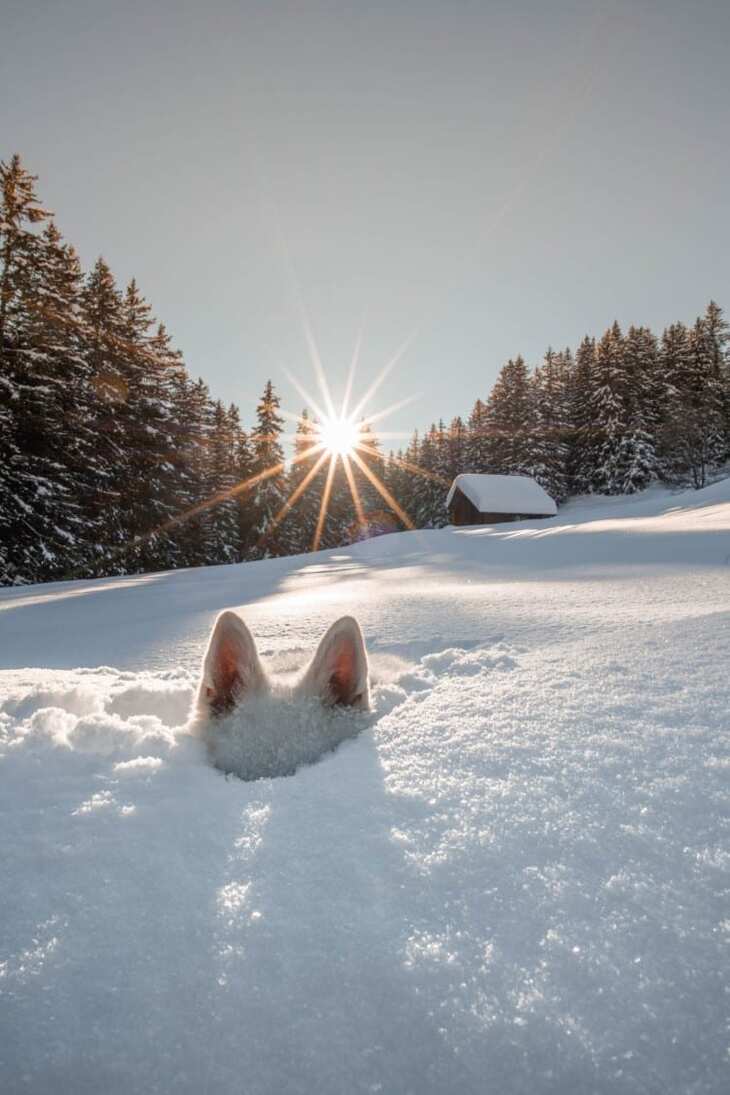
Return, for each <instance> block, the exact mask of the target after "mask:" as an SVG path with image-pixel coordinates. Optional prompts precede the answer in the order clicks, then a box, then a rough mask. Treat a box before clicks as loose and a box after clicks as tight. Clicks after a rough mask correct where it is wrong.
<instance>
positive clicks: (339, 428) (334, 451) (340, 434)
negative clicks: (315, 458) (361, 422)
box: [317, 417, 360, 456]
mask: <svg viewBox="0 0 730 1095" xmlns="http://www.w3.org/2000/svg"><path fill="white" fill-rule="evenodd" d="M317 434H318V440H319V441H320V442H321V443H322V445H324V448H325V450H326V451H327V452H328V453H330V454H331V455H332V456H348V455H349V454H350V453H351V452H352V450H353V449H354V448H356V446H357V445H358V443H359V441H360V430H359V428H358V426H357V423H355V422H353V420H352V419H351V418H342V417H340V418H325V419H323V420H322V422H321V423H320V424H319V426H318V428H317Z"/></svg>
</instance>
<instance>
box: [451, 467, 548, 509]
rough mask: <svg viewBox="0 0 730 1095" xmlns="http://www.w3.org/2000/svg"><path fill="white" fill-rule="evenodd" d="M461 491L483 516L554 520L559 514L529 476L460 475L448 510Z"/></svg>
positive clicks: (544, 492)
mask: <svg viewBox="0 0 730 1095" xmlns="http://www.w3.org/2000/svg"><path fill="white" fill-rule="evenodd" d="M457 489H458V490H460V491H461V493H462V494H464V495H466V497H467V498H468V499H469V501H470V502H471V503H472V504H473V505H474V506H476V508H477V509H478V510H479V512H480V513H524V514H527V515H529V514H539V515H541V516H543V515H550V516H552V515H553V514H556V513H557V512H558V507H557V506H556V505H555V502H554V501H553V500H552V498H551V497H550V495H549V494H548V493H547V491H545V490H543V488H542V487H541V486H540V484H539V483H537V482H535V480H534V479H531V478H530V476H529V475H476V474H468V475H457V477H456V479H455V480H454V482H453V483H452V484H451V490H450V491H449V493H448V496H447V498H446V505H447V506H450V505H451V500H452V498H453V497H454V493H455V491H456V490H457Z"/></svg>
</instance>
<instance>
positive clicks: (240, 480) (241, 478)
mask: <svg viewBox="0 0 730 1095" xmlns="http://www.w3.org/2000/svg"><path fill="white" fill-rule="evenodd" d="M234 411H235V415H236V417H235V425H236V427H237V428H235V429H234V431H233V432H234V435H235V442H234V449H235V451H234V466H235V475H236V494H235V499H236V507H237V512H238V544H239V553H240V554H239V559H240V560H244V559H248V557H249V555H250V553H251V549H252V547H253V513H252V510H251V494H250V491H248V490H247V489H246V486H245V485H246V483H248V481H249V479H250V478H251V476H252V475H253V449H252V447H251V441H250V438H249V436H248V434H247V433H246V431H245V430H244V429H242V428H241V424H240V414H239V412H238V408H237V407H235V406H234V405H233V404H231V408H230V412H229V413H230V414H231V415H233V412H234Z"/></svg>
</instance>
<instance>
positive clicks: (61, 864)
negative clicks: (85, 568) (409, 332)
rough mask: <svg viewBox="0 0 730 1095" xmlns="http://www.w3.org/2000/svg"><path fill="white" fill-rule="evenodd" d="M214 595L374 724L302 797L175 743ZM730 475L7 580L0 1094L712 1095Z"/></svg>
mask: <svg viewBox="0 0 730 1095" xmlns="http://www.w3.org/2000/svg"><path fill="white" fill-rule="evenodd" d="M223 608H237V609H238V610H239V611H240V612H241V614H242V615H243V616H244V618H245V619H246V621H247V623H248V625H249V627H250V628H251V630H252V631H253V633H254V635H255V637H256V640H257V642H258V645H259V651H260V653H261V655H262V657H263V658H264V660H265V661H266V662H267V664H268V665H269V666H270V667H271V668H273V669H274V670H276V671H279V672H281V673H284V674H286V673H289V672H290V671H292V670H293V669H294V668H295V667H297V666H299V665H300V664H302V663H303V662H304V661H305V660H306V659H307V658H308V657H309V655H310V653H311V652H312V651H313V649H314V647H315V645H316V643H317V642H318V640H319V638H320V636H321V635H322V634H323V632H324V631H325V629H326V627H327V626H328V625H329V624H330V623H331V622H332V621H333V620H334V619H335V618H336V617H337V616H338V615H341V614H343V613H348V614H352V615H355V616H357V618H358V619H359V620H360V622H361V624H362V627H363V631H364V633H365V637H366V640H367V643H368V648H369V650H370V652H371V655H372V667H373V674H374V677H375V688H374V712H373V715H372V718H371V719H370V721H369V725H368V726H367V727H366V728H365V729H364V730H363V732H362V733H361V734H360V735H359V736H358V737H357V738H356V740H354V741H352V742H349V743H347V744H345V745H343V746H341V747H340V748H339V749H338V750H337V751H336V752H335V753H333V754H330V755H328V756H327V757H325V758H324V759H323V760H322V761H321V762H320V763H318V764H316V765H314V766H312V767H309V768H304V769H301V770H300V771H299V772H298V773H297V774H296V775H295V776H293V777H290V778H286V779H276V780H264V781H259V782H255V783H244V782H242V781H240V780H237V779H235V778H229V779H226V778H225V777H224V776H223V775H221V774H220V773H219V772H217V771H215V770H213V769H212V768H210V767H209V766H208V764H207V763H206V761H205V757H204V755H203V751H202V748H201V747H200V745H199V743H198V742H196V741H192V740H191V739H190V738H189V737H188V736H187V735H185V733H184V729H183V724H184V723H185V720H186V717H187V711H188V708H189V704H190V699H191V696H192V689H193V686H194V682H195V679H196V674H197V670H198V666H199V663H200V658H201V655H202V652H203V649H204V645H205V640H206V637H207V635H208V633H209V631H210V628H211V625H212V622H213V620H214V618H215V616H216V614H217V612H218V611H220V610H221V609H223ZM729 608H730V480H724V481H723V482H721V483H717V484H715V485H714V486H712V487H708V488H706V489H705V490H703V491H699V492H688V493H686V494H674V495H673V494H669V493H667V492H666V491H662V490H659V489H654V490H651V491H649V492H647V493H645V494H643V495H640V496H634V497H632V498H625V497H624V498H616V499H601V500H598V501H597V500H595V499H581V500H578V501H575V502H572V503H569V504H568V505H566V506H565V507H563V508H562V509H561V511H560V513H559V514H558V516H557V517H556V518H553V519H551V520H547V521H540V522H533V523H531V522H523V523H520V524H513V525H503V526H495V527H492V528H464V529H445V530H440V531H433V532H414V533H400V534H394V535H391V536H386V537H382V538H379V539H375V540H371V541H369V542H366V543H362V544H359V545H356V546H353V547H351V548H347V549H343V550H341V551H335V552H320V553H318V554H317V555H309V556H296V557H293V558H287V559H277V560H273V561H269V562H257V563H249V564H243V565H239V566H226V567H211V568H205V569H198V570H184V571H174V572H165V573H157V574H150V575H144V576H137V577H131V578H125V579H105V580H97V581H89V582H69V583H57V584H53V585H45V586H34V587H32V588H25V589H13V590H2V591H0V670H1V671H0V740H2V743H3V744H2V747H1V748H0V753H1V756H0V791H1V793H0V824H1V825H2V832H3V853H2V877H3V887H2V892H1V893H0V1076H1V1077H2V1087H3V1091H5V1092H8V1093H10V1092H12V1093H14V1092H47V1091H51V1090H59V1091H60V1090H68V1091H74V1092H78V1093H84V1092H97V1091H99V1090H104V1091H107V1092H109V1093H117V1092H118V1093H120V1095H121V1093H122V1092H124V1093H127V1092H130V1091H137V1092H153V1091H154V1092H168V1091H169V1092H172V1091H176V1092H190V1093H193V1092H195V1093H198V1092H202V1091H207V1092H210V1093H218V1092H220V1093H228V1092H231V1093H233V1092H238V1091H242V1090H245V1091H246V1093H247V1095H258V1093H267V1095H268V1093H271V1095H274V1093H278V1092H287V1093H288V1092H314V1091H316V1092H318V1093H320V1092H321V1093H332V1095H334V1093H340V1092H344V1091H353V1092H376V1091H380V1092H386V1093H387V1092H398V1093H405V1092H414V1093H416V1092H418V1093H419V1095H421V1093H424V1092H433V1093H437V1092H439V1093H440V1092H444V1091H448V1090H451V1091H464V1092H474V1093H477V1092H479V1093H482V1092H484V1091H494V1092H500V1093H507V1095H512V1093H514V1095H517V1093H527V1092H530V1093H539V1095H542V1093H545V1092H556V1093H558V1092H560V1093H563V1095H564V1093H568V1092H575V1093H576V1095H577V1093H581V1095H582V1093H585V1092H601V1093H602V1092H611V1093H617V1092H618V1093H623V1092H626V1093H629V1092H632V1093H637V1095H638V1093H642V1095H646V1093H648V1092H657V1093H659V1092H663V1093H665V1092H690V1091H691V1092H692V1093H693V1095H699V1093H705V1095H709V1093H716V1092H720V1091H721V1090H723V1089H724V1085H725V1080H726V1069H727V1055H726V1048H727V1046H726V1030H725V1025H724V1015H725V1002H726V995H725V994H726V989H727V984H726V980H727V979H726V976H725V974H726V970H727V949H726V947H727V940H728V932H729V931H730V921H728V918H727V917H728V911H727V888H728V884H729V880H728V871H729V868H730V849H729V848H728V843H727V777H728V770H729V768H730V757H729V756H728V750H727V717H728V716H727V712H728V710H729V709H730V679H729V675H728V672H727V665H728V654H729V652H730V651H729V646H728V639H729V638H730V627H729V621H730V612H729V611H728V609H729Z"/></svg>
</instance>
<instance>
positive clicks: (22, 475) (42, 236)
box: [0, 156, 81, 582]
mask: <svg viewBox="0 0 730 1095" xmlns="http://www.w3.org/2000/svg"><path fill="white" fill-rule="evenodd" d="M35 182H36V179H35V177H34V176H32V175H30V174H29V173H28V172H27V171H26V170H25V168H24V167H23V165H22V163H21V161H20V158H19V157H17V156H14V157H13V159H12V160H11V161H10V164H7V165H6V164H1V165H0V261H1V262H2V267H1V268H0V377H1V378H2V379H1V382H0V422H2V425H3V427H4V429H3V437H2V440H0V467H1V469H2V470H0V511H2V517H1V518H0V531H1V532H2V538H3V542H4V547H3V552H2V559H1V561H0V562H1V565H2V568H3V580H4V581H6V582H21V581H42V580H48V579H51V578H58V577H63V576H64V575H65V574H67V573H72V572H73V570H74V567H75V566H76V565H77V563H78V560H79V557H80V550H81V549H80V533H81V519H80V513H79V502H78V498H77V490H76V488H77V486H78V484H77V483H76V482H75V481H74V476H73V472H72V468H71V466H70V460H69V455H68V452H67V449H68V448H69V447H70V444H71V443H70V442H69V432H68V429H67V426H66V422H65V418H64V406H65V402H64V398H65V397H64V389H65V386H66V385H69V386H70V387H71V388H73V387H74V384H75V382H76V375H75V374H77V373H78V364H77V362H76V361H75V360H74V359H73V358H72V357H71V356H69V354H68V352H67V347H66V345H64V343H65V339H64V334H63V329H62V325H61V322H60V319H61V317H60V312H59V304H60V303H61V302H60V301H59V299H58V294H59V293H63V294H64V295H65V301H64V303H65V304H67V305H68V307H69V314H68V316H67V317H66V318H67V320H68V323H69V324H70V325H73V323H74V309H75V305H76V299H75V297H76V294H77V293H78V281H77V280H74V271H73V269H71V268H70V267H69V266H68V263H67V261H66V260H67V258H68V256H67V254H66V253H65V251H64V250H63V247H62V244H61V237H60V233H58V232H57V230H56V229H55V228H54V227H52V226H50V225H49V226H47V228H46V231H45V232H43V233H39V232H38V231H36V230H35V227H36V226H39V225H40V224H41V223H42V222H43V221H44V220H47V218H48V217H49V216H50V214H48V213H47V211H46V210H44V209H42V208H41V206H40V205H39V203H38V199H37V197H36V194H35ZM62 274H63V275H64V276H62ZM68 349H70V346H69V347H68ZM69 426H70V424H69Z"/></svg>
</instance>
